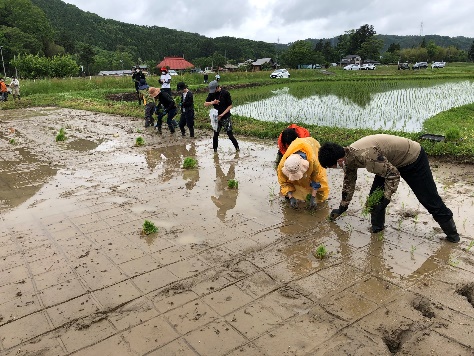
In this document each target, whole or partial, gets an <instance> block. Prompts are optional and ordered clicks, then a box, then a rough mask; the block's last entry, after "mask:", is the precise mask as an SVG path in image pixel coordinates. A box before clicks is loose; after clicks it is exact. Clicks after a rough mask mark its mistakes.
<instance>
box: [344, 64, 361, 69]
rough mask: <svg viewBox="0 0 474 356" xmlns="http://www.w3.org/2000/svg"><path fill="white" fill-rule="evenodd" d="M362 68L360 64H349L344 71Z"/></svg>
mask: <svg viewBox="0 0 474 356" xmlns="http://www.w3.org/2000/svg"><path fill="white" fill-rule="evenodd" d="M359 69H360V66H359V65H358V64H349V65H347V66H345V67H344V70H359Z"/></svg>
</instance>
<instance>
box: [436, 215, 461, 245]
mask: <svg viewBox="0 0 474 356" xmlns="http://www.w3.org/2000/svg"><path fill="white" fill-rule="evenodd" d="M439 226H440V227H441V229H442V230H443V232H444V233H445V234H446V240H448V241H449V242H454V243H457V242H459V240H460V239H459V234H458V231H457V229H456V224H455V223H454V219H453V218H451V219H450V220H448V221H446V222H444V223H439Z"/></svg>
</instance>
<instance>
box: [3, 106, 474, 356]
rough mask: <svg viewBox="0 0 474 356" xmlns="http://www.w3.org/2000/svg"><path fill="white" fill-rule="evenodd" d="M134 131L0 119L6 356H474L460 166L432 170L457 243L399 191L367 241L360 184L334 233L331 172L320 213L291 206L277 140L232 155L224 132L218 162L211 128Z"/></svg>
mask: <svg viewBox="0 0 474 356" xmlns="http://www.w3.org/2000/svg"><path fill="white" fill-rule="evenodd" d="M142 126H143V122H142V120H133V119H130V118H127V117H117V116H110V115H106V114H97V113H91V112H86V111H77V110H69V109H56V108H38V109H25V110H17V111H0V354H1V355H31V354H38V355H69V354H74V355H232V356H234V355H278V356H279V355H372V354H373V355H375V354H377V355H393V354H399V355H472V354H473V352H474V350H473V348H474V247H473V245H474V242H473V241H474V233H473V231H474V220H473V218H472V216H473V208H474V174H473V167H472V166H470V165H461V164H451V163H446V162H441V161H437V160H435V159H430V164H431V166H432V170H433V174H434V177H435V181H436V183H437V185H438V190H439V192H440V194H441V196H442V198H443V199H444V201H445V202H446V204H447V205H448V207H450V208H451V210H452V211H453V213H454V219H455V221H456V224H457V227H458V231H459V233H460V235H461V242H460V243H459V244H451V243H448V242H446V241H445V240H444V236H443V234H442V232H441V231H440V230H439V228H438V226H437V224H436V223H435V222H434V220H433V219H432V218H431V216H430V215H428V213H427V212H426V211H425V210H424V208H423V207H421V206H420V205H419V203H418V201H417V200H416V198H415V197H414V195H413V193H412V192H411V191H410V190H409V189H408V187H407V185H406V184H405V183H404V182H403V181H402V182H401V183H400V187H399V190H398V192H397V193H396V195H395V197H394V199H393V201H392V203H391V204H390V205H389V207H388V214H387V221H386V226H387V228H386V230H385V232H384V233H383V234H370V232H369V226H370V224H369V221H368V219H367V218H366V217H364V216H363V215H362V206H363V202H365V197H366V195H367V194H368V191H369V189H370V183H371V179H372V177H371V175H370V174H368V173H366V172H365V171H362V170H360V173H359V179H358V189H357V193H356V195H355V196H354V199H353V201H352V203H351V205H350V207H349V210H348V211H347V213H346V215H345V216H343V217H341V218H340V219H338V220H337V221H336V222H329V221H327V219H326V218H327V216H328V214H329V212H330V211H331V209H333V208H335V207H337V206H338V204H339V198H340V191H341V185H342V172H340V171H337V170H329V171H328V177H329V182H330V187H331V193H330V199H329V201H328V202H326V203H323V204H320V205H319V206H318V207H317V209H316V210H315V211H308V210H306V209H305V208H304V204H303V203H301V208H300V209H298V210H293V209H291V208H290V207H289V205H288V204H287V203H286V202H285V201H284V199H283V198H282V197H280V196H279V195H278V191H279V188H278V183H277V178H276V174H275V168H274V163H273V161H274V158H275V156H276V151H277V149H276V142H273V141H264V140H255V139H247V138H242V137H237V139H238V140H239V142H240V147H241V151H240V152H237V153H236V152H235V151H234V149H233V147H232V144H231V142H230V141H229V140H228V139H227V138H226V136H225V135H223V136H222V135H221V137H220V140H219V141H220V142H219V149H218V153H217V155H214V153H213V150H212V142H211V141H212V132H211V131H210V130H209V131H199V132H198V133H197V137H196V138H195V139H191V138H189V137H181V136H180V135H178V134H174V135H171V134H170V133H169V132H168V131H167V130H164V131H163V135H157V134H156V133H155V132H154V131H153V129H147V130H145V129H144V128H143V127H142ZM60 128H64V129H65V133H66V136H67V139H66V140H65V141H64V142H56V140H55V137H56V135H57V133H58V131H59V130H60ZM139 136H141V137H142V138H143V139H144V141H145V145H143V146H135V140H136V138H137V137H139ZM186 157H193V158H196V159H197V161H198V166H197V168H194V169H187V170H186V169H183V168H182V166H183V161H184V158H186ZM229 180H235V181H237V182H238V188H237V189H229V188H228V186H227V183H228V181H229ZM145 220H149V221H151V222H153V223H154V224H155V225H156V226H157V228H158V231H157V232H156V233H154V234H150V235H143V234H142V232H141V231H142V227H143V223H144V221H145ZM321 245H324V247H325V248H326V250H327V254H326V256H325V257H324V258H323V259H319V258H317V257H316V253H315V252H316V250H317V249H318V247H319V246H321ZM471 247H472V248H471Z"/></svg>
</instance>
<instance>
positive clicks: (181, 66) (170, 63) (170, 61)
mask: <svg viewBox="0 0 474 356" xmlns="http://www.w3.org/2000/svg"><path fill="white" fill-rule="evenodd" d="M162 67H168V68H169V69H174V70H185V69H190V68H194V64H192V63H191V62H188V61H187V60H185V59H184V57H165V58H164V59H163V60H162V61H161V62H160V63H158V64H157V65H156V68H158V70H159V69H160V68H162Z"/></svg>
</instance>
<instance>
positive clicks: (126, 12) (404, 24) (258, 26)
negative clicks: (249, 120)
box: [63, 0, 474, 44]
mask: <svg viewBox="0 0 474 356" xmlns="http://www.w3.org/2000/svg"><path fill="white" fill-rule="evenodd" d="M63 1H64V0H63ZM64 2H66V3H68V4H73V5H76V6H77V7H78V8H80V9H81V10H83V11H89V12H91V13H94V14H97V15H99V16H100V17H103V18H107V19H114V20H117V21H121V22H126V23H131V24H137V25H148V26H160V27H166V28H170V29H176V30H181V31H185V32H192V33H198V34H200V35H203V36H206V37H210V38H214V37H221V36H231V37H237V38H246V39H251V40H255V41H264V42H269V43H282V44H287V43H291V42H294V41H298V40H304V39H307V38H317V39H321V38H332V37H336V36H339V35H341V34H343V33H345V32H346V31H349V30H357V29H358V28H360V27H361V26H363V25H365V24H368V25H372V26H374V30H375V31H376V33H377V34H382V35H400V36H406V35H415V36H419V35H442V36H450V37H455V36H465V37H474V25H473V24H472V14H473V13H474V1H473V0H457V1H452V0H426V1H425V0H423V1H411V0H398V1H394V0H367V1H364V0H363V1H354V0H351V1H349V0H332V1H329V0H285V1H283V0H226V1H225V0H224V1H212V0H210V1H209V0H205V1H204V0H169V1H163V0H134V1H129V0H65V1H64Z"/></svg>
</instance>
